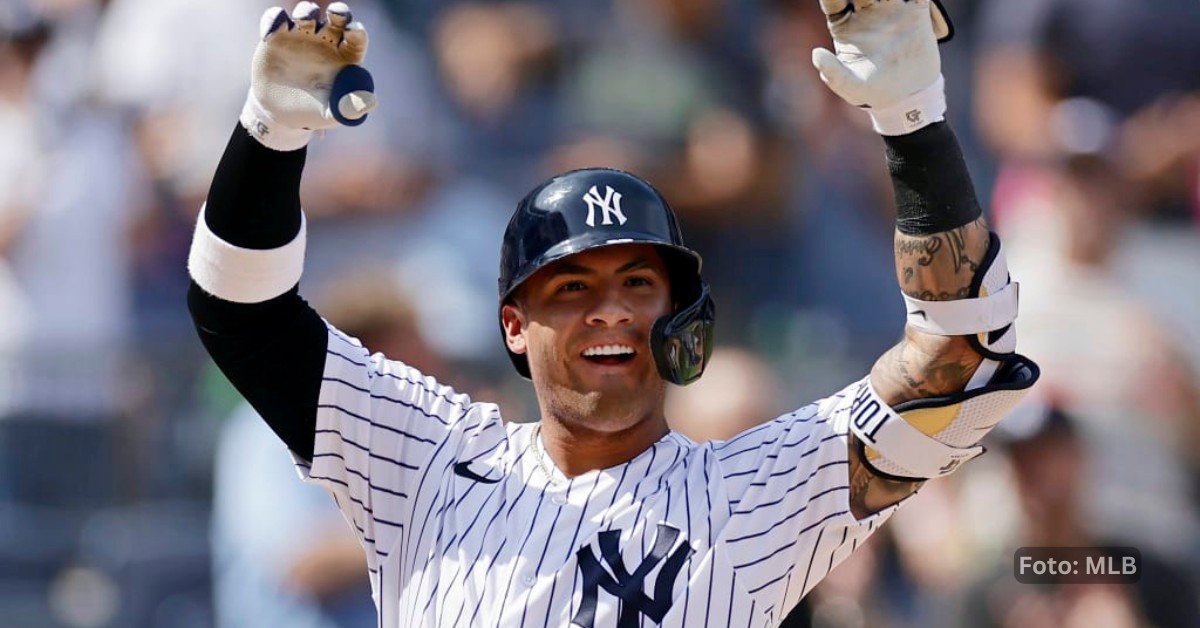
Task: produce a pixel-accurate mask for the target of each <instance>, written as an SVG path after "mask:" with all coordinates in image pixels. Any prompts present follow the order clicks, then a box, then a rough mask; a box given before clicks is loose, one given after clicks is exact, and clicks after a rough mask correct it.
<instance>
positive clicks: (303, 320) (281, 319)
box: [188, 282, 328, 462]
mask: <svg viewBox="0 0 1200 628" xmlns="http://www.w3.org/2000/svg"><path fill="white" fill-rule="evenodd" d="M188 310H189V311H190V312H191V314H192V321H193V322H194V323H195V325H196V331H197V333H198V334H199V335H200V342H202V343H203V344H204V348H205V349H207V350H208V354H209V355H210V356H212V359H213V361H214V362H216V363H217V366H218V367H220V369H221V372H222V373H224V374H225V377H228V378H229V381H230V382H232V383H233V386H234V388H236V389H237V390H238V392H240V393H241V394H242V396H243V397H245V398H246V401H248V402H249V403H250V405H251V406H253V407H254V409H255V410H256V411H258V413H259V415H261V416H262V418H263V420H265V421H266V422H267V425H269V426H271V430H272V431H274V432H275V434H276V435H278V436H279V438H280V439H282V440H283V442H284V443H285V444H286V445H287V446H288V449H291V450H292V451H293V452H295V453H296V454H298V455H299V456H301V457H302V458H304V459H305V460H308V461H310V462H311V461H312V457H313V442H314V439H315V438H316V431H317V398H318V396H319V394H320V392H321V377H322V376H323V375H324V370H325V347H326V345H327V341H328V332H327V330H326V327H325V323H324V321H322V320H321V317H320V316H318V315H317V313H316V312H315V311H314V310H313V309H312V308H311V307H309V306H308V304H307V303H305V302H304V300H303V299H301V298H300V294H299V291H298V289H296V288H293V289H291V290H289V291H288V292H287V293H285V294H282V295H280V296H277V297H275V298H274V299H271V300H270V301H264V302H262V303H250V304H246V303H231V302H229V301H224V300H222V299H218V298H217V297H214V296H212V295H210V294H208V293H206V292H205V291H204V290H203V289H202V288H200V286H197V285H196V283H195V282H192V284H191V287H190V288H189V290H188Z"/></svg>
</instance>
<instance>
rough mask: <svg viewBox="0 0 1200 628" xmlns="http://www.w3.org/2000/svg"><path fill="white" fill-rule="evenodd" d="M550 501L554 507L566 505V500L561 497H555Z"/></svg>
mask: <svg viewBox="0 0 1200 628" xmlns="http://www.w3.org/2000/svg"><path fill="white" fill-rule="evenodd" d="M550 501H552V502H554V505H555V506H563V505H565V504H566V503H567V500H566V498H565V497H563V496H562V495H555V496H554V498H553V499H551V500H550Z"/></svg>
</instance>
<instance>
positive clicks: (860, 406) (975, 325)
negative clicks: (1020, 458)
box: [846, 233, 1040, 480]
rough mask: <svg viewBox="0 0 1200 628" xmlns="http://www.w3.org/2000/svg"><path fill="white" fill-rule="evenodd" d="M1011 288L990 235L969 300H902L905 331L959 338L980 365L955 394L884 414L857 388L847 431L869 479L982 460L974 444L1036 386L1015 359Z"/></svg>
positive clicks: (1014, 288)
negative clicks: (978, 357)
mask: <svg viewBox="0 0 1200 628" xmlns="http://www.w3.org/2000/svg"><path fill="white" fill-rule="evenodd" d="M1017 297H1018V284H1017V283H1015V282H1013V281H1012V280H1011V278H1010V277H1009V274H1008V263H1007V261H1006V260H1005V257H1004V252H1003V250H1002V249H1001V247H1000V238H999V237H997V236H996V234H994V233H993V234H991V239H990V243H989V246H988V251H987V254H986V255H985V256H984V259H983V262H982V263H981V264H980V267H979V271H978V272H977V273H976V276H975V279H974V281H973V282H972V284H971V288H970V296H969V297H968V298H966V299H959V300H954V301H922V300H920V299H914V298H912V297H909V296H907V295H905V297H904V300H905V304H906V306H907V309H908V324H909V325H912V326H913V327H914V328H916V329H918V330H920V331H922V332H924V333H927V334H934V335H939V336H966V337H967V339H968V341H969V342H970V343H971V346H972V347H973V348H974V349H975V350H976V351H978V352H979V353H980V355H982V356H983V357H984V360H983V363H982V364H981V365H980V366H979V368H978V369H977V370H976V372H975V374H974V375H973V376H972V377H971V380H970V382H969V383H968V384H967V386H966V389H965V390H963V391H962V392H959V393H955V394H952V395H945V396H941V397H928V398H924V399H915V400H912V401H908V402H905V403H902V404H899V405H897V406H896V407H895V408H891V407H888V405H887V404H885V403H884V402H883V400H882V399H880V398H879V395H878V394H876V392H875V390H874V389H873V388H872V387H871V383H870V378H869V377H868V378H866V379H864V380H862V381H861V382H859V384H858V385H857V388H856V389H855V393H854V395H853V396H852V397H851V398H850V399H849V400H848V401H847V402H846V403H847V404H848V406H847V409H848V415H849V429H850V431H851V432H853V433H854V435H855V436H856V437H857V438H858V441H859V443H860V446H861V447H862V448H863V452H862V453H863V459H864V460H866V461H867V464H869V465H870V466H871V467H872V468H873V470H874V471H876V472H877V473H879V474H880V475H883V476H886V477H893V478H896V479H904V480H913V479H930V478H935V477H941V476H944V475H949V474H950V473H952V472H953V471H954V470H955V469H957V468H958V467H959V466H960V465H961V464H962V463H964V462H966V461H968V460H970V459H971V458H974V457H976V456H978V455H980V454H982V453H983V447H982V446H981V445H980V444H979V443H980V441H981V440H982V439H983V437H984V435H986V434H987V433H988V432H989V431H991V429H992V428H993V427H995V425H996V424H997V423H999V422H1000V419H1002V418H1004V417H1005V416H1006V415H1007V414H1008V413H1009V411H1011V410H1012V408H1013V407H1014V406H1015V405H1016V404H1017V403H1018V402H1019V401H1020V400H1021V398H1022V397H1024V396H1025V394H1026V393H1027V392H1028V391H1029V389H1030V387H1032V386H1033V384H1034V383H1035V382H1037V380H1038V377H1039V375H1040V371H1039V369H1038V367H1037V364H1035V363H1034V362H1033V361H1032V360H1030V359H1028V358H1026V357H1024V356H1021V355H1018V354H1017V353H1016V347H1017V332H1016V318H1017V302H1018V298H1017Z"/></svg>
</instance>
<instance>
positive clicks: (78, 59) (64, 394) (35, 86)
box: [0, 0, 145, 505]
mask: <svg viewBox="0 0 1200 628" xmlns="http://www.w3.org/2000/svg"><path fill="white" fill-rule="evenodd" d="M16 6H18V7H20V6H24V7H25V9H26V10H27V11H28V13H27V15H28V16H30V17H31V19H32V20H33V21H32V22H30V24H31V26H28V27H27V28H26V29H25V30H22V29H17V30H16V32H15V33H14V35H15V36H14V37H12V38H11V39H10V38H9V37H7V36H6V38H5V41H4V43H3V44H0V47H3V49H4V50H5V55H6V63H4V69H3V70H2V71H0V72H2V73H3V75H4V77H5V78H4V80H5V81H6V85H5V89H4V96H3V98H2V100H3V101H4V102H5V105H4V106H3V108H4V110H5V111H6V116H5V117H6V118H7V120H6V121H7V122H11V123H17V124H20V128H19V129H14V133H13V135H12V136H11V137H12V138H13V139H16V140H18V143H17V144H16V145H14V146H12V147H10V149H6V153H9V155H11V157H12V158H14V159H16V160H19V161H16V162H7V164H6V168H5V170H6V172H5V173H4V175H3V176H5V177H14V176H15V177H20V180H19V181H15V182H14V181H9V183H13V186H12V187H11V188H7V187H6V189H5V192H4V195H5V196H6V197H7V198H6V199H5V200H4V201H3V202H2V203H0V204H3V205H6V206H7V207H4V208H3V209H0V216H4V218H0V222H5V223H7V225H6V229H7V230H8V233H7V236H6V237H5V239H7V240H8V242H7V243H6V244H5V246H4V249H5V253H4V254H3V258H6V259H8V260H9V261H10V264H11V272H12V275H11V276H12V278H13V284H15V285H16V287H17V290H18V291H19V292H20V294H21V298H22V299H23V300H24V306H25V307H26V308H27V312H28V316H27V317H26V318H25V322H26V323H27V324H26V325H24V327H25V329H24V330H23V332H22V334H21V336H20V337H19V338H18V339H17V341H16V342H15V343H14V344H13V345H12V346H11V347H10V348H11V351H10V352H9V354H8V355H9V356H11V357H14V358H15V360H16V362H15V363H12V364H9V365H7V366H8V367H9V368H6V369H5V372H3V373H0V400H2V401H3V402H4V405H5V407H4V408H3V411H2V412H3V415H4V417H5V418H6V420H5V421H3V423H4V425H3V426H0V427H2V429H3V432H4V433H3V434H2V435H0V436H3V438H0V447H3V449H4V455H3V456H2V458H3V459H4V464H5V466H6V467H11V469H13V470H14V472H15V473H17V474H19V475H20V476H21V477H20V482H22V484H23V485H24V486H25V489H20V492H23V493H24V494H25V498H26V499H33V500H36V501H37V502H38V503H45V504H57V505H66V504H67V503H70V504H72V505H79V504H80V503H81V502H80V500H84V501H85V502H86V503H89V504H92V505H96V504H97V503H101V502H104V501H105V500H109V499H112V498H113V497H114V494H115V490H114V489H115V488H116V487H115V486H114V485H115V483H116V479H115V477H116V476H117V475H118V474H119V471H118V470H117V469H114V468H113V467H114V466H115V463H116V461H117V460H121V461H125V460H127V459H126V458H125V457H118V456H116V452H115V451H113V450H112V445H114V444H115V443H114V440H115V437H116V429H115V424H116V421H115V420H116V419H118V418H121V417H122V416H124V415H125V414H126V413H127V407H128V392H129V386H128V385H127V384H128V383H127V382H126V381H125V380H124V379H123V378H122V377H121V375H122V373H123V371H124V369H125V368H126V367H127V366H128V364H129V362H128V350H127V349H128V345H129V341H130V338H129V334H130V331H131V329H130V323H131V315H130V313H131V298H130V269H129V257H128V252H127V236H128V228H129V224H130V218H131V211H130V210H131V208H132V207H134V206H136V205H137V204H138V202H139V198H140V197H141V196H142V195H143V194H144V193H145V180H144V178H143V176H142V172H141V171H140V170H139V169H138V167H137V161H136V159H134V158H133V151H132V144H131V142H130V140H129V137H128V133H127V129H126V127H125V126H124V124H123V120H122V119H121V118H120V116H118V115H117V113H116V112H115V111H113V110H112V109H111V108H109V107H106V106H104V105H103V104H101V103H99V102H97V100H96V99H95V93H94V90H93V89H92V87H93V85H92V83H91V82H90V80H89V70H90V68H91V66H90V64H89V59H90V57H89V55H90V54H91V50H92V45H93V40H94V36H95V24H96V22H97V20H98V19H99V18H100V16H101V15H102V12H103V10H104V5H103V4H102V3H100V2H98V1H94V0H70V1H60V2H29V3H17V5H16ZM18 14H19V13H18ZM7 15H10V16H11V15H12V13H8V14H7ZM5 137H6V139H8V138H9V137H10V136H9V135H7V134H6V135H5ZM6 161H7V158H6ZM18 217H19V218H18ZM14 218H16V220H14ZM18 226H19V228H14V227H18ZM0 265H2V263H0ZM0 272H2V271H0ZM10 294H11V293H10ZM10 298H11V297H10ZM21 309H22V308H21V306H20V305H18V306H17V307H15V308H14V312H15V314H16V316H14V320H13V321H12V322H8V323H6V325H5V327H8V328H9V329H10V330H11V328H12V327H14V326H16V325H19V324H20V323H21V319H22V316H21ZM6 318H7V317H6ZM76 448H79V449H78V450H77V449H76ZM48 455H53V456H54V457H56V458H62V459H67V460H71V461H73V462H74V465H62V466H57V467H53V468H49V469H43V470H42V471H41V473H39V474H30V473H29V472H28V470H29V469H31V468H36V467H37V466H38V465H37V464H36V463H34V462H33V461H34V460H39V459H41V460H44V459H45V457H46V456H48ZM80 478H84V479H83V480H81V479H80Z"/></svg>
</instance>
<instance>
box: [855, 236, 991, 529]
mask: <svg viewBox="0 0 1200 628" xmlns="http://www.w3.org/2000/svg"><path fill="white" fill-rule="evenodd" d="M988 239H989V233H988V227H987V223H986V222H985V221H984V219H983V218H982V217H981V218H979V219H977V220H975V221H974V222H971V223H968V224H966V225H963V226H961V227H958V228H957V229H951V230H950V231H943V232H941V233H935V234H932V235H907V234H903V233H900V232H896V242H895V256H896V279H897V281H898V282H899V284H900V289H901V290H902V291H903V292H904V294H907V295H908V296H910V297H913V298H916V299H921V300H923V301H949V300H953V299H965V298H968V297H969V296H970V292H971V282H972V280H974V278H975V273H976V272H978V271H979V267H980V264H982V263H983V258H984V255H986V254H987V248H988ZM982 361H983V356H981V355H979V353H978V352H976V351H975V349H973V348H972V347H971V345H970V343H969V342H967V339H966V338H965V337H963V336H935V335H931V334H926V333H923V332H920V331H917V330H916V329H914V328H912V327H906V328H905V330H904V339H903V340H901V341H900V342H899V343H898V344H897V345H896V346H894V347H892V348H891V349H890V350H888V351H887V352H886V353H884V354H883V356H882V357H880V358H879V360H878V361H877V362H876V363H875V366H874V368H872V369H871V384H872V386H874V387H875V390H876V392H878V393H879V396H880V397H881V398H882V399H883V400H884V401H885V402H887V403H888V404H889V405H892V406H895V405H897V404H900V403H903V402H905V401H910V400H913V399H920V398H924V397H935V396H940V395H947V394H950V393H954V392H958V391H961V390H962V389H963V388H964V387H965V386H966V385H967V382H968V381H970V379H971V376H972V375H974V374H975V369H977V368H979V364H980V363H981V362H982ZM921 485H922V482H918V481H898V480H893V479H889V478H885V477H882V476H880V475H878V474H876V473H875V472H874V471H873V470H872V469H871V467H870V466H869V465H868V464H867V463H866V462H865V461H864V460H862V452H861V451H860V449H859V445H858V440H857V439H856V438H854V436H853V435H851V438H850V509H851V511H852V512H853V513H854V516H855V517H856V518H858V519H862V518H863V517H865V516H867V515H869V514H871V513H874V512H878V511H880V510H882V509H884V508H886V507H888V506H890V505H892V504H894V503H896V502H898V501H900V500H901V499H904V498H905V497H906V496H908V495H910V494H912V493H913V492H914V491H916V490H917V489H918V488H920V487H921Z"/></svg>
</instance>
